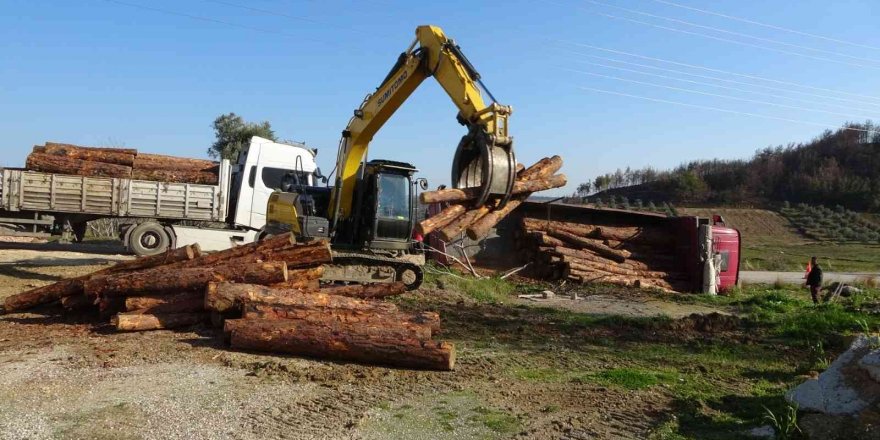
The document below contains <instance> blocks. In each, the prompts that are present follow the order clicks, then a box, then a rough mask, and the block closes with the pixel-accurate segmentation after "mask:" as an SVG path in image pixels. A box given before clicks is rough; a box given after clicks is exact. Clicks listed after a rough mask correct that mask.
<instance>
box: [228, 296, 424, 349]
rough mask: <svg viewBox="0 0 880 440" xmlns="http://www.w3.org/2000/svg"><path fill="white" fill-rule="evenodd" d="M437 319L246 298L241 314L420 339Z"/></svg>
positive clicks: (249, 316) (255, 317) (243, 316)
mask: <svg viewBox="0 0 880 440" xmlns="http://www.w3.org/2000/svg"><path fill="white" fill-rule="evenodd" d="M434 315H436V320H434V319H432V317H427V316H421V315H418V316H412V315H406V314H404V313H383V314H377V313H374V312H365V311H362V310H349V309H326V308H323V307H321V308H303V307H285V306H283V305H281V304H266V303H263V302H259V301H245V302H244V305H243V311H242V318H244V319H293V320H297V321H302V322H306V323H309V324H315V325H321V326H327V327H339V328H341V329H344V331H352V330H353V331H355V332H359V333H363V334H370V333H373V330H374V329H379V332H378V333H384V331H385V330H386V329H389V328H392V329H400V330H402V331H403V332H404V334H405V337H406V338H414V339H419V340H428V339H431V334H432V329H431V325H432V324H433V325H436V326H437V327H439V325H440V317H439V315H437V314H436V313H435V314H434Z"/></svg>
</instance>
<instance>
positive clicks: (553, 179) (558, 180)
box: [419, 174, 568, 204]
mask: <svg viewBox="0 0 880 440" xmlns="http://www.w3.org/2000/svg"><path fill="white" fill-rule="evenodd" d="M566 183H568V181H567V179H566V177H565V175H564V174H556V175H554V176H550V177H546V178H539V179H531V180H517V181H516V182H514V184H513V189H512V190H511V195H517V194H522V193H533V192H537V191H546V190H548V189H553V188H559V187H563V186H565V185H566ZM479 195H480V188H478V187H474V188H460V189H459V188H447V189H438V190H436V191H425V192H423V193H421V194H419V200H420V201H421V202H422V203H425V204H429V203H442V202H450V203H451V202H466V201H470V200H474V199H476V198H477V197H479Z"/></svg>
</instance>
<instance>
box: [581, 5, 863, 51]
mask: <svg viewBox="0 0 880 440" xmlns="http://www.w3.org/2000/svg"><path fill="white" fill-rule="evenodd" d="M582 1H585V2H587V3H592V4H594V5H599V6H605V7H608V8H614V9H619V10H621V11H626V12H629V13H631V14H638V15H642V16H646V17H652V18H659V19H661V20H666V21H670V22H673V23H681V24H684V25H687V26H693V27H696V28H700V29H707V30H710V31H713V32H719V33H724V34H728V35H735V36H738V37H743V38H750V39H753V40H757V41H762V42H765V43H771V44H779V45H782V46H788V47H793V48H796V49H802V50H808V51H812V52H819V53H825V54H829V55H835V56H839V57H844V58H850V59H853V60H859V61H867V62H870V63H880V60H877V59H873V58H863V57H857V56H854V55H849V54H845V53H840V52H836V51H833V50H825V49H817V48H814V47H809V46H802V45H799V44H794V43H788V42H785V41H779V40H774V39H771V38H764V37H757V36H754V35H749V34H744V33H742V32H735V31H731V30H727V29H722V28H718V27H714V26H706V25H702V24H699V23H693V22H690V21H685V20H679V19H677V18H672V17H664V16H662V15H656V14H652V13H649V12H644V11H639V10H636V9H630V8H625V7H623V6H617V5H612V4H608V3H603V2H600V1H596V0H582Z"/></svg>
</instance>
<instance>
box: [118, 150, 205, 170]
mask: <svg viewBox="0 0 880 440" xmlns="http://www.w3.org/2000/svg"><path fill="white" fill-rule="evenodd" d="M218 166H219V164H218V163H217V162H212V161H210V160H204V159H189V158H183V157H174V156H164V155H161V154H144V153H141V154H138V155H137V157H136V158H135V159H134V169H136V170H144V171H146V170H164V171H167V170H174V171H196V172H198V171H203V172H211V173H213V172H216V170H217V167H218Z"/></svg>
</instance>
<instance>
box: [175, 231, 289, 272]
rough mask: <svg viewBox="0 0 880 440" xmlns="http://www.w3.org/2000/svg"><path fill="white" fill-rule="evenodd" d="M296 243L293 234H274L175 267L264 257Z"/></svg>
mask: <svg viewBox="0 0 880 440" xmlns="http://www.w3.org/2000/svg"><path fill="white" fill-rule="evenodd" d="M295 243H296V238H295V237H294V236H293V234H290V233H287V234H279V235H272V236H269V237H267V238H265V239H263V240H261V241H256V242H253V243H248V244H245V245H240V246H235V247H232V248H229V249H226V250H224V251H219V252H213V253H210V254H205V255H202V256H201V257H199V258H196V259H193V260H191V261H186V262H183V263H178V264H176V265H175V267H181V268H186V267H208V266H214V265H217V264H220V263H222V262H224V261H228V260H234V259H236V258H240V257H255V258H262V257H263V255H264V254H265V253H266V252H269V251H271V250H274V249H277V248H282V247H288V246H293V245H294V244H295Z"/></svg>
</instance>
